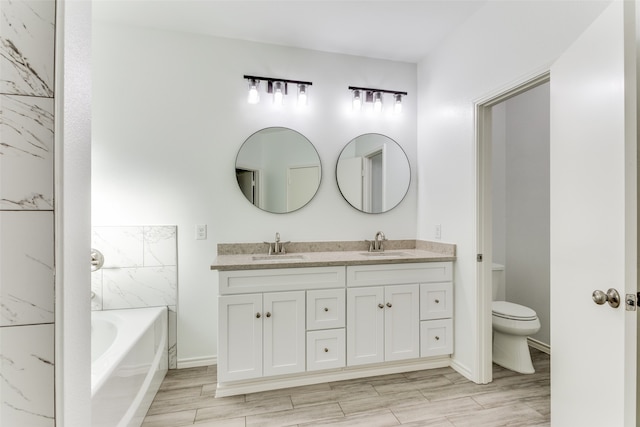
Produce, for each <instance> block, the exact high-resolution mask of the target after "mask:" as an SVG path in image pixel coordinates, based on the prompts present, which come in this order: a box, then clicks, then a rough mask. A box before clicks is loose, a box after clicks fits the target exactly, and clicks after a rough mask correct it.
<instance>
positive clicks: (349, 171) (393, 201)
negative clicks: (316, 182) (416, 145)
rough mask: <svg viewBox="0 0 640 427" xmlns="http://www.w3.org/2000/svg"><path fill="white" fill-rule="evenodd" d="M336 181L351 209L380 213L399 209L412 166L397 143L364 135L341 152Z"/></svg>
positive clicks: (382, 137) (382, 136)
mask: <svg viewBox="0 0 640 427" xmlns="http://www.w3.org/2000/svg"><path fill="white" fill-rule="evenodd" d="M336 180H337V181H338V188H339V189H340V193H342V196H343V197H344V199H345V200H346V201H347V202H349V204H350V205H351V206H353V207H354V208H356V209H358V210H359V211H361V212H365V213H383V212H388V211H390V210H391V209H393V208H395V207H396V206H398V204H400V202H402V200H403V199H404V197H405V196H406V195H407V192H408V191H409V184H410V183H411V166H410V164H409V158H408V157H407V154H406V153H405V152H404V150H403V149H402V147H400V145H399V144H398V143H397V142H395V141H394V140H393V139H391V138H389V137H388V136H386V135H382V134H378V133H367V134H363V135H360V136H357V137H355V138H354V139H352V140H351V141H349V143H348V144H347V145H346V146H345V147H344V148H343V149H342V152H341V153H340V157H339V158H338V163H337V165H336Z"/></svg>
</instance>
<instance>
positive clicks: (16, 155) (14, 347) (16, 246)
mask: <svg viewBox="0 0 640 427" xmlns="http://www.w3.org/2000/svg"><path fill="white" fill-rule="evenodd" d="M55 12H56V2H55V0H14V1H0V248H1V249H2V250H0V361H1V363H0V377H1V378H2V382H1V383H0V426H30V427H40V426H47V427H53V426H54V425H55V424H56V420H55V410H54V407H55V400H54V330H55V325H54V320H55V316H54V296H55V284H54V275H53V273H54V212H53V209H54V201H53V188H54V174H53V169H54V168H53V166H54V125H53V123H54V99H53V96H54V89H53V88H54V67H55V62H54V48H55Z"/></svg>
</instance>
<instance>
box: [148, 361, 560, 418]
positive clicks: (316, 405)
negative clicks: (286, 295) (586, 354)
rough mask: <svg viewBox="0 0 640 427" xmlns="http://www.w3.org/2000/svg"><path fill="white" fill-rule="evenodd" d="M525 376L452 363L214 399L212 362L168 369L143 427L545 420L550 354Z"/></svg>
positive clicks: (214, 384)
mask: <svg viewBox="0 0 640 427" xmlns="http://www.w3.org/2000/svg"><path fill="white" fill-rule="evenodd" d="M531 355H532V359H533V362H534V366H535V368H536V373H535V374H532V375H522V374H517V373H515V372H512V371H509V370H506V369H503V368H501V367H499V366H497V365H494V369H493V376H494V381H493V382H492V383H491V384H485V385H478V384H474V383H472V382H470V381H468V380H467V379H466V378H464V377H463V376H461V375H460V374H458V373H457V372H456V371H454V370H453V369H451V368H441V369H432V370H426V371H415V372H407V373H403V374H393V375H384V376H379V377H371V378H360V379H356V380H347V381H339V382H330V383H324V384H316V385H310V386H305V387H296V388H288V389H283V390H273V391H268V392H262V393H252V394H246V395H240V396H232V397H224V398H218V399H216V398H215V397H214V394H215V389H216V369H215V366H211V367H202V368H192V369H181V370H173V371H169V373H168V374H167V376H166V378H165V379H164V382H163V383H162V386H161V388H160V390H159V392H158V394H157V395H156V397H155V399H154V401H153V403H152V405H151V408H150V409H149V412H148V413H147V416H146V418H145V420H144V424H143V427H178V426H189V425H196V426H198V427H222V426H224V427H249V426H259V427H263V426H349V427H352V426H365V427H383V426H396V425H403V426H414V427H415V426H430V427H445V426H447V427H452V426H455V427H458V426H472V427H489V426H490V427H498V426H549V425H550V421H549V420H550V403H549V396H550V391H549V389H550V387H549V382H550V376H549V374H550V369H549V368H550V366H549V356H548V355H547V354H544V353H542V352H540V351H538V350H535V349H531Z"/></svg>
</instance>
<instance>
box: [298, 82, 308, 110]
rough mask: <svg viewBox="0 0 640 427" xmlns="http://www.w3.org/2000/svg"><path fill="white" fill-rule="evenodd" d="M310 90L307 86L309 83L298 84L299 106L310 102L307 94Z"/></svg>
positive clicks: (304, 105)
mask: <svg viewBox="0 0 640 427" xmlns="http://www.w3.org/2000/svg"><path fill="white" fill-rule="evenodd" d="M308 90H309V88H308V87H307V85H305V84H299V85H298V107H306V106H307V104H308V102H309V98H308V96H307V91H308Z"/></svg>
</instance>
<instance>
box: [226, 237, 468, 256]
mask: <svg viewBox="0 0 640 427" xmlns="http://www.w3.org/2000/svg"><path fill="white" fill-rule="evenodd" d="M285 249H286V251H287V253H306V252H352V251H354V252H356V251H360V252H363V251H364V252H366V251H368V250H369V243H367V242H366V241H365V240H351V241H335V242H290V243H288V244H287V245H286V246H285ZM384 249H385V250H402V249H417V250H422V251H428V252H434V253H438V254H442V255H448V256H451V257H455V256H456V245H454V244H451V243H441V242H430V241H425V240H386V241H385V242H384ZM268 252H269V246H268V245H267V244H266V243H220V244H218V255H257V254H263V255H264V254H267V253H268Z"/></svg>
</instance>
